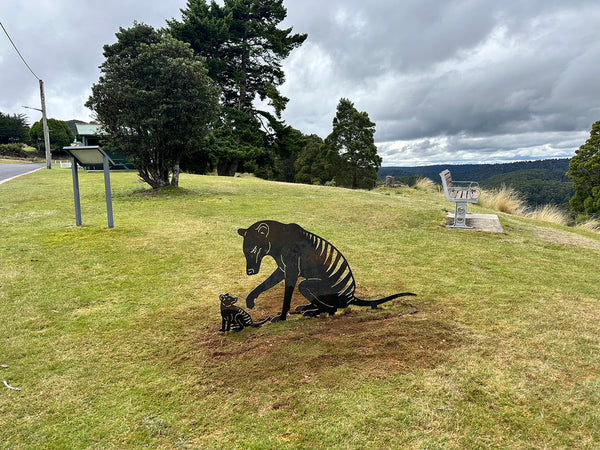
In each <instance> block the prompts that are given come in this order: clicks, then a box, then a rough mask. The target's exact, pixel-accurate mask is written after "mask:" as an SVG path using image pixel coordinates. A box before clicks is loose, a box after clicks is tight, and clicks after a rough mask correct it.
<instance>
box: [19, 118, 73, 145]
mask: <svg viewBox="0 0 600 450" xmlns="http://www.w3.org/2000/svg"><path fill="white" fill-rule="evenodd" d="M48 130H49V133H48V134H49V136H50V148H51V150H52V151H55V152H56V151H61V150H62V148H63V147H68V146H69V145H71V143H72V142H73V140H74V139H75V135H74V134H73V132H72V131H71V129H70V128H69V126H68V125H67V123H66V122H63V121H62V120H58V119H48ZM29 139H30V140H31V141H32V142H33V145H39V148H40V149H42V150H45V149H46V145H45V143H44V126H43V123H42V121H41V120H38V121H37V122H36V123H34V124H33V125H32V126H31V129H30V130H29Z"/></svg>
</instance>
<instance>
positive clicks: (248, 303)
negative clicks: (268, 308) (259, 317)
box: [246, 295, 256, 309]
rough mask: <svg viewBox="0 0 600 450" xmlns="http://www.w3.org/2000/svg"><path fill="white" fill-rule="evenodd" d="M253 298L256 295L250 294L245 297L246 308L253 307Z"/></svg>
mask: <svg viewBox="0 0 600 450" xmlns="http://www.w3.org/2000/svg"><path fill="white" fill-rule="evenodd" d="M255 299H256V297H252V296H250V295H248V297H246V307H247V308H248V309H252V308H254V300H255Z"/></svg>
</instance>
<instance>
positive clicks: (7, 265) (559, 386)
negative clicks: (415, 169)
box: [0, 169, 600, 448]
mask: <svg viewBox="0 0 600 450" xmlns="http://www.w3.org/2000/svg"><path fill="white" fill-rule="evenodd" d="M111 180H112V185H113V196H114V198H113V206H114V214H115V228H114V229H112V230H109V229H107V228H106V211H105V204H104V198H103V178H102V174H101V173H81V174H80V186H81V196H82V198H81V204H82V214H83V222H84V226H83V227H80V228H76V227H74V226H73V224H74V211H73V200H72V186H71V174H70V171H67V170H60V169H57V170H51V171H47V170H45V171H38V172H36V173H34V174H30V175H28V176H25V177H21V178H18V179H16V180H13V181H11V182H9V183H5V184H3V185H2V186H0V200H1V202H0V226H1V229H2V241H1V243H0V285H1V288H0V313H1V317H2V325H1V326H0V365H3V366H8V367H7V368H5V367H3V368H0V380H6V381H7V382H8V383H9V384H10V385H11V386H16V387H20V388H21V391H13V390H9V389H7V388H5V387H4V386H3V385H0V440H1V442H2V445H3V447H7V448H32V447H48V448H129V447H141V446H149V447H151V448H186V447H189V448H232V447H244V448H281V447H284V446H285V448H310V447H321V448H323V447H331V448H382V447H389V448H392V447H399V446H405V447H409V448H432V447H433V448H436V447H444V448H489V447H508V446H511V447H516V448H561V447H562V448H597V447H598V446H599V445H600V409H599V408H598V405H599V404H600V378H599V375H600V364H599V358H600V356H599V353H598V336H599V335H600V324H599V323H598V320H597V319H598V317H599V316H600V304H599V302H598V286H599V285H600V274H599V271H598V270H597V267H598V257H599V255H600V239H599V238H598V235H597V234H593V233H591V232H587V231H585V230H573V229H568V228H565V227H561V226H557V225H545V224H543V223H541V222H536V221H534V220H532V219H527V218H519V217H512V216H508V215H504V214H500V217H501V221H502V224H503V227H504V229H505V230H506V231H507V234H505V235H501V234H493V233H485V232H473V231H460V230H449V229H446V228H443V227H442V226H441V221H442V218H443V217H444V215H445V213H444V211H445V210H451V209H452V208H453V204H450V203H449V202H447V201H445V199H444V198H443V196H442V195H441V194H439V193H436V192H431V191H427V190H419V189H398V190H385V189H383V190H378V191H372V192H363V191H350V190H344V189H339V188H325V187H318V186H306V185H292V184H282V183H271V182H266V181H261V180H258V179H254V178H243V177H242V178H217V177H202V176H191V175H182V178H181V185H182V186H183V188H182V189H175V190H166V191H163V192H159V193H156V192H153V191H149V190H148V189H146V188H145V186H144V185H143V184H141V183H139V182H138V181H137V180H136V176H135V175H134V174H133V173H113V174H111ZM469 208H470V210H471V211H473V212H486V210H484V209H482V208H481V207H479V206H477V205H474V206H469ZM264 218H270V219H275V220H280V221H282V222H296V223H299V224H301V225H302V226H304V227H305V228H307V229H308V230H311V231H313V232H315V233H317V234H319V235H321V236H323V237H325V238H327V239H328V240H330V241H331V242H332V243H334V244H335V245H336V246H337V247H338V248H339V249H340V250H341V251H342V252H343V253H344V255H345V256H346V258H347V259H348V261H349V262H350V265H351V267H352V268H353V272H354V276H355V278H356V280H357V285H358V291H359V294H360V295H361V296H364V297H366V298H375V297H378V296H382V295H387V294H391V293H394V292H398V291H405V290H409V291H413V292H417V293H418V294H419V296H418V297H416V298H410V302H411V304H412V305H413V306H414V308H413V307H411V306H409V305H407V304H405V303H403V302H402V299H401V300H398V301H394V302H390V303H388V304H385V305H383V306H382V307H381V308H380V309H377V310H370V309H367V308H359V307H352V308H350V309H348V310H346V311H343V312H341V313H338V314H337V315H335V316H333V317H321V318H316V319H305V318H301V317H299V316H292V317H290V319H289V320H288V321H287V322H283V323H276V324H268V325H265V326H263V327H262V328H259V329H246V330H244V331H242V332H240V333H230V334H228V335H223V334H221V333H218V332H217V329H218V328H219V327H220V314H219V302H218V295H219V294H220V293H224V292H230V293H231V294H233V295H236V296H239V297H240V303H241V304H242V306H243V299H244V297H245V295H246V294H247V293H248V292H249V291H250V290H251V289H252V288H253V287H254V286H256V284H258V283H259V282H260V281H262V280H263V279H264V278H265V277H266V275H267V274H268V273H270V271H271V270H273V268H274V267H275V264H274V262H273V261H272V260H265V262H264V263H263V268H262V270H261V273H260V274H259V275H258V276H254V277H248V276H246V275H245V274H244V267H245V262H244V257H243V254H242V250H241V244H242V242H241V238H240V237H239V236H238V235H237V233H236V230H237V228H239V227H247V226H248V225H250V224H252V223H253V222H255V221H257V220H260V219H264ZM282 295H283V287H282V286H277V287H276V288H274V289H272V290H271V291H269V292H267V293H265V294H264V295H263V296H261V297H259V298H258V300H257V307H256V309H255V310H253V311H251V314H252V316H253V318H255V319H260V318H262V317H264V316H266V315H269V314H274V313H277V312H278V310H279V308H280V306H281V298H282ZM300 303H302V299H301V298H299V297H298V296H297V294H296V296H295V297H294V299H293V304H292V306H295V305H297V304H300ZM415 308H416V309H417V312H416V313H414V314H411V313H413V312H414V310H415Z"/></svg>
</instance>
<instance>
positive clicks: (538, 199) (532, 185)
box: [377, 158, 574, 208]
mask: <svg viewBox="0 0 600 450" xmlns="http://www.w3.org/2000/svg"><path fill="white" fill-rule="evenodd" d="M569 161H570V159H569V158H563V159H545V160H541V161H520V162H514V163H505V164H460V165H449V164H445V165H435V166H422V167H382V168H381V169H379V172H378V174H377V175H378V177H379V179H380V180H382V181H383V180H385V177H386V176H388V175H391V176H393V177H394V178H395V180H396V183H406V184H412V183H413V182H414V180H415V179H416V178H419V177H426V178H429V179H431V180H433V181H434V182H435V183H437V184H441V180H440V175H439V173H440V172H441V171H442V170H444V169H450V172H452V178H453V179H455V180H468V181H477V182H479V185H480V186H481V187H482V188H483V189H498V188H500V187H501V186H502V185H505V186H506V187H511V188H513V189H514V190H515V191H517V192H519V193H520V194H521V195H522V196H523V199H524V200H525V201H526V202H527V203H528V204H529V205H531V206H537V205H545V204H553V205H557V206H565V207H567V208H568V206H569V200H570V199H571V197H572V196H573V194H574V191H573V182H572V181H571V180H570V179H569V178H568V177H567V176H566V175H565V173H566V172H567V170H569Z"/></svg>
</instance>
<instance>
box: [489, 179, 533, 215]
mask: <svg viewBox="0 0 600 450" xmlns="http://www.w3.org/2000/svg"><path fill="white" fill-rule="evenodd" d="M479 204H480V205H481V206H483V207H484V208H490V209H493V210H495V211H500V212H504V213H507V214H513V215H517V216H522V215H523V214H524V213H525V209H526V204H525V201H524V200H523V199H522V198H521V196H520V195H519V193H518V192H517V191H515V190H514V189H512V188H507V187H506V186H504V185H503V186H502V187H501V188H500V189H497V190H492V191H482V192H481V196H480V197H479Z"/></svg>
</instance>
